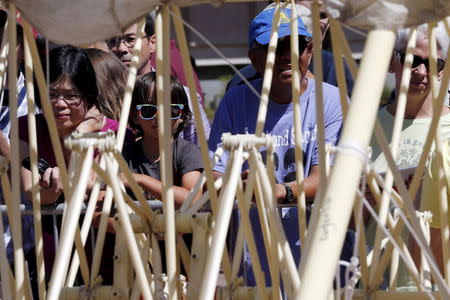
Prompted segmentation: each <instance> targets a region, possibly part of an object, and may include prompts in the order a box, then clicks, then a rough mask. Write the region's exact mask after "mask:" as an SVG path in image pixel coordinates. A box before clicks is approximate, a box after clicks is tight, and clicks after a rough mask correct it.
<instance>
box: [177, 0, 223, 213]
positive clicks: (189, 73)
mask: <svg viewBox="0 0 450 300" xmlns="http://www.w3.org/2000/svg"><path fill="white" fill-rule="evenodd" d="M172 11H173V14H174V18H172V20H173V23H174V25H175V32H176V35H177V40H178V45H179V47H180V52H181V55H182V58H183V69H184V73H185V74H186V78H187V83H188V88H189V96H190V98H191V101H192V106H193V108H194V120H195V126H196V128H197V134H198V139H199V144H200V151H201V155H202V160H203V164H204V168H205V175H206V185H207V187H208V191H209V195H210V202H211V207H212V211H213V212H215V208H216V206H217V191H216V190H215V188H214V177H213V175H212V168H211V164H210V163H209V161H210V160H209V152H208V143H207V138H206V136H205V130H204V127H203V120H202V117H201V114H200V104H199V102H198V99H197V93H196V90H197V89H196V88H195V82H194V72H193V69H192V64H191V60H190V56H189V49H188V44H187V40H186V33H185V31H184V27H183V24H182V22H181V12H180V8H179V7H178V6H173V7H172Z"/></svg>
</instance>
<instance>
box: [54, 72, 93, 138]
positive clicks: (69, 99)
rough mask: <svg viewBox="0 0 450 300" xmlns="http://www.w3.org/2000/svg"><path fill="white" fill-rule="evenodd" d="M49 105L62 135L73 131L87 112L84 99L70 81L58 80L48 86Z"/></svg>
mask: <svg viewBox="0 0 450 300" xmlns="http://www.w3.org/2000/svg"><path fill="white" fill-rule="evenodd" d="M50 103H51V105H52V109H53V114H54V115H55V121H56V127H57V129H58V132H59V133H60V134H62V135H67V134H70V133H71V132H72V131H74V130H75V129H76V127H77V126H78V125H79V124H80V123H81V122H82V121H83V120H84V118H85V116H86V113H87V111H88V107H87V104H86V101H85V99H84V98H83V97H82V96H81V94H80V92H79V91H78V89H77V88H76V86H75V85H74V84H73V83H72V81H71V80H70V79H64V78H62V79H58V80H57V81H56V82H54V83H52V84H51V85H50Z"/></svg>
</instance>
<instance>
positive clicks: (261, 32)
mask: <svg viewBox="0 0 450 300" xmlns="http://www.w3.org/2000/svg"><path fill="white" fill-rule="evenodd" d="M274 15H275V8H270V9H266V10H263V11H262V12H260V13H259V14H258V15H257V16H256V17H255V18H254V19H253V21H252V23H251V24H250V30H249V32H248V44H249V47H250V48H251V47H252V46H253V44H254V43H255V42H258V44H261V45H267V44H269V42H270V33H271V32H272V21H273V17H274ZM297 19H298V35H302V36H306V37H311V34H310V33H309V32H308V30H307V29H306V26H305V24H304V23H303V21H302V19H301V18H300V17H298V18H297ZM289 35H291V9H289V8H281V9H280V28H279V29H278V38H282V37H285V36H289Z"/></svg>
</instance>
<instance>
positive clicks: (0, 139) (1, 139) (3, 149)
mask: <svg viewBox="0 0 450 300" xmlns="http://www.w3.org/2000/svg"><path fill="white" fill-rule="evenodd" d="M0 155H1V156H4V157H6V158H7V159H9V158H10V148H9V143H8V139H7V138H6V136H5V135H4V134H3V132H2V131H0Z"/></svg>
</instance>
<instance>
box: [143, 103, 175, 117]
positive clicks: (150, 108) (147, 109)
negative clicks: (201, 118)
mask: <svg viewBox="0 0 450 300" xmlns="http://www.w3.org/2000/svg"><path fill="white" fill-rule="evenodd" d="M183 108H184V105H183V104H170V119H171V120H176V119H179V118H180V117H181V113H182V112H183ZM136 110H138V111H139V115H140V117H141V119H142V120H153V119H154V118H155V117H156V114H157V113H158V106H156V105H153V104H140V105H137V106H136Z"/></svg>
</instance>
